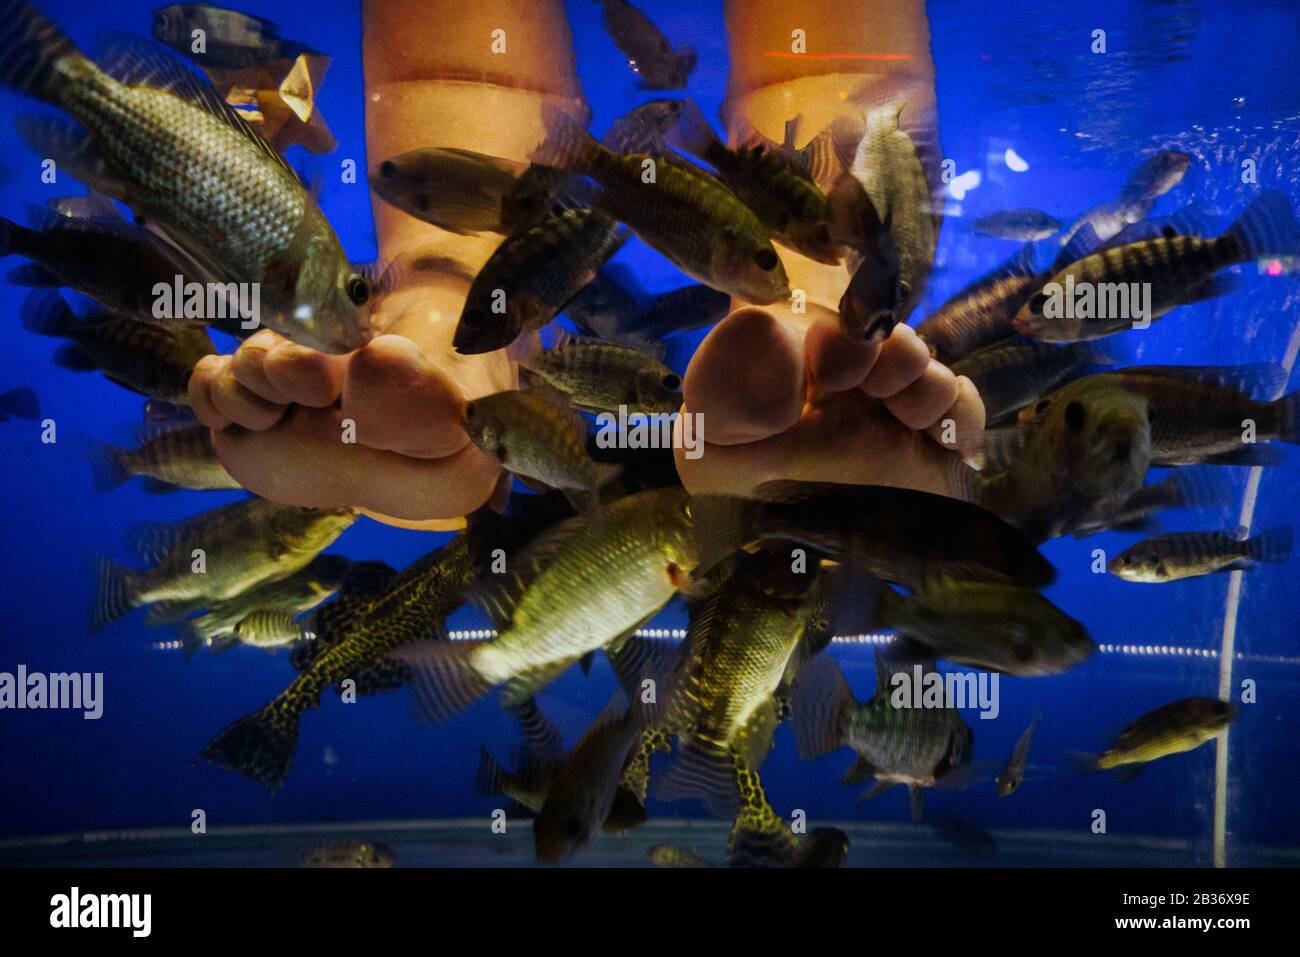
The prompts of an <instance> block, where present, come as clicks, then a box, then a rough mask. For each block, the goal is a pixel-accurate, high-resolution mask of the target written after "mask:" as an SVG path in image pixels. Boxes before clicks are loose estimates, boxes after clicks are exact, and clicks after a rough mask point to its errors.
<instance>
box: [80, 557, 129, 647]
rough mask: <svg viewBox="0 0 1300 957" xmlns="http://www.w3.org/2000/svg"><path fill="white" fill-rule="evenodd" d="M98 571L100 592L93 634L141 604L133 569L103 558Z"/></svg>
mask: <svg viewBox="0 0 1300 957" xmlns="http://www.w3.org/2000/svg"><path fill="white" fill-rule="evenodd" d="M97 571H98V579H99V592H98V598H97V599H96V601H95V611H94V616H93V618H92V620H91V625H90V630H91V632H92V633H93V632H96V631H99V629H101V628H103V627H104V626H105V625H107V624H109V623H110V622H113V621H116V620H117V619H119V618H121V617H122V616H123V615H125V614H128V613H129V612H130V611H131V610H132V609H134V608H135V607H136V606H137V605H138V604H139V602H138V601H137V599H136V597H135V590H136V588H135V584H136V583H135V574H136V573H135V572H134V571H133V570H132V569H130V568H126V567H124V566H122V565H118V564H116V563H114V562H111V561H109V560H108V559H107V558H101V559H99V561H98V563H97Z"/></svg>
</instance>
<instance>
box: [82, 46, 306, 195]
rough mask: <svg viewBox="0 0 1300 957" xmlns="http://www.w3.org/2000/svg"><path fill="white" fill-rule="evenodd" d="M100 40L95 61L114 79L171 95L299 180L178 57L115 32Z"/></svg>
mask: <svg viewBox="0 0 1300 957" xmlns="http://www.w3.org/2000/svg"><path fill="white" fill-rule="evenodd" d="M102 42H103V47H102V50H103V52H102V53H101V54H100V55H99V56H98V57H97V58H96V63H97V64H98V65H99V67H100V68H101V69H102V70H103V71H104V72H105V73H107V74H108V75H109V76H111V77H112V78H113V79H115V80H117V81H118V82H119V83H125V84H127V85H128V86H152V87H157V88H159V89H163V90H166V91H167V92H169V93H172V94H174V95H175V96H177V97H179V98H181V99H182V100H184V101H185V102H187V103H189V104H190V105H191V106H196V107H198V108H199V109H201V110H203V111H204V112H206V113H207V114H208V115H209V116H212V117H215V118H216V119H219V120H221V122H223V123H225V124H226V125H227V126H229V127H230V128H231V129H233V130H236V131H238V132H239V133H242V134H243V135H244V136H245V137H246V138H247V139H248V140H249V141H250V142H252V143H253V144H254V145H256V146H257V147H258V148H259V149H260V150H261V151H262V152H263V153H265V154H266V155H267V156H268V157H269V158H270V159H273V160H275V162H276V164H277V165H278V166H279V167H280V168H281V169H282V170H284V172H285V173H287V174H288V175H290V176H292V177H293V178H294V179H295V181H296V180H297V179H298V174H297V173H295V172H294V170H293V167H291V166H290V165H289V164H288V162H286V161H285V159H284V157H283V156H281V155H280V154H279V153H277V152H276V150H275V148H274V147H273V146H271V144H270V143H268V142H267V141H266V140H265V139H263V138H262V135H261V134H260V133H258V132H257V131H256V130H255V129H253V127H252V126H251V125H250V124H249V123H248V121H247V120H245V119H244V117H243V116H241V115H240V113H239V111H238V110H236V109H235V108H234V107H232V106H230V104H228V103H227V102H226V101H225V100H223V99H222V98H221V94H220V93H218V92H217V91H216V88H215V87H213V86H212V84H211V83H209V82H208V81H207V80H206V79H205V78H203V77H201V76H199V75H198V74H197V73H195V72H194V71H193V70H191V69H190V68H189V67H188V66H186V65H185V64H184V63H183V62H182V61H181V60H179V59H177V58H176V57H175V56H174V55H173V54H172V53H171V51H169V50H168V49H167V48H165V47H163V46H160V45H159V44H157V43H154V42H153V41H151V40H146V39H143V38H141V37H134V36H131V35H129V34H123V33H116V32H110V33H107V34H105V35H104V37H103V40H102Z"/></svg>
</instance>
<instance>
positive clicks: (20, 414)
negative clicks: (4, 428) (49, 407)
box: [0, 386, 41, 419]
mask: <svg viewBox="0 0 1300 957" xmlns="http://www.w3.org/2000/svg"><path fill="white" fill-rule="evenodd" d="M40 416H41V403H40V400H39V399H37V398H36V393H35V392H33V391H32V390H31V389H29V388H27V387H26V386H19V387H18V388H17V389H10V390H9V391H8V392H6V393H4V395H0V417H11V418H15V419H38V418H40Z"/></svg>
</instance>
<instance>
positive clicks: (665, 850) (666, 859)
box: [646, 844, 710, 868]
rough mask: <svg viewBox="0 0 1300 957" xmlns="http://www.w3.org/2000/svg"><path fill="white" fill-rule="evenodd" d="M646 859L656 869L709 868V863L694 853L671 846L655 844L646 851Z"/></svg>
mask: <svg viewBox="0 0 1300 957" xmlns="http://www.w3.org/2000/svg"><path fill="white" fill-rule="evenodd" d="M646 857H648V858H650V860H651V862H653V863H654V865H655V866H656V867H674V868H677V867H709V866H710V865H709V862H708V861H706V860H705V859H704V858H702V857H700V855H698V854H696V853H695V852H694V851H688V850H686V849H685V848H682V847H673V846H672V845H670V844H655V845H654V846H652V847H650V848H648V849H647V850H646Z"/></svg>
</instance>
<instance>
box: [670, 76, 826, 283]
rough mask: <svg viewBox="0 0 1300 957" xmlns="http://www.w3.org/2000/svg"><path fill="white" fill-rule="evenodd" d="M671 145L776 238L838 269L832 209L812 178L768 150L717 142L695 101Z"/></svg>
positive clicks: (684, 111)
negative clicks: (714, 174) (713, 173)
mask: <svg viewBox="0 0 1300 957" xmlns="http://www.w3.org/2000/svg"><path fill="white" fill-rule="evenodd" d="M668 142H669V143H671V144H672V145H673V146H676V147H677V148H679V149H681V150H682V151H684V152H687V153H690V154H692V155H693V156H697V157H699V158H700V159H702V160H704V161H705V162H707V163H708V164H709V165H710V166H712V167H713V168H714V169H715V170H717V171H718V175H719V176H720V177H721V178H722V181H723V182H724V183H726V184H727V186H728V187H730V188H731V190H732V192H734V193H735V194H736V196H738V197H739V198H740V200H741V201H742V202H744V203H745V205H746V206H748V207H749V208H750V209H752V210H753V211H754V213H755V214H756V215H757V216H758V218H759V220H761V221H762V223H763V225H764V226H766V227H767V228H768V229H769V230H770V231H771V234H772V236H773V237H774V238H776V239H778V240H780V241H781V242H782V243H785V244H786V245H787V246H789V247H791V248H792V249H795V250H798V251H799V252H801V253H803V254H804V255H805V256H807V257H809V258H810V259H813V260H815V261H817V262H820V263H826V264H827V265H831V266H837V265H839V263H840V258H841V257H840V254H839V250H838V249H837V247H836V244H835V243H834V242H833V240H832V237H831V204H830V200H829V199H827V197H826V194H825V193H823V192H822V191H821V189H819V188H818V186H817V184H816V183H814V182H813V181H812V179H811V178H810V177H809V176H808V175H807V173H805V172H803V171H802V170H799V169H798V168H796V167H793V166H792V165H791V164H790V163H788V162H785V161H783V159H782V157H781V155H780V154H779V153H777V152H774V151H771V150H768V149H767V148H766V147H765V146H764V145H763V144H761V143H760V144H757V145H754V146H745V147H741V148H739V149H733V148H731V147H728V146H726V145H725V144H724V143H723V142H722V140H720V139H719V138H718V135H717V133H715V132H714V131H713V127H712V126H710V125H709V121H708V120H707V119H706V118H705V116H704V114H703V113H701V112H700V108H699V107H698V106H696V105H695V101H693V100H687V101H686V103H685V106H684V107H683V109H682V112H681V117H680V119H679V120H678V122H677V123H676V125H674V126H673V128H672V130H671V131H670V132H669V134H668Z"/></svg>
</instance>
